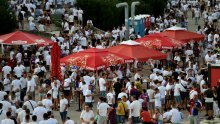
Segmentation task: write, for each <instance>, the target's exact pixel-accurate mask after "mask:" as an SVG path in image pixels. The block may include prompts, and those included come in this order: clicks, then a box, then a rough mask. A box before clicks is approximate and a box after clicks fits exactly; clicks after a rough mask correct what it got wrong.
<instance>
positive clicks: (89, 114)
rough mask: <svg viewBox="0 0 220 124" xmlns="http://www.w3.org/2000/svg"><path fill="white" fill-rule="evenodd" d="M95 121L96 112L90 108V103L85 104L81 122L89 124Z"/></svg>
mask: <svg viewBox="0 0 220 124" xmlns="http://www.w3.org/2000/svg"><path fill="white" fill-rule="evenodd" d="M93 121H94V112H93V111H92V110H90V106H89V105H87V104H86V105H85V107H84V110H83V111H82V112H81V114H80V122H81V124H88V123H92V122H93Z"/></svg>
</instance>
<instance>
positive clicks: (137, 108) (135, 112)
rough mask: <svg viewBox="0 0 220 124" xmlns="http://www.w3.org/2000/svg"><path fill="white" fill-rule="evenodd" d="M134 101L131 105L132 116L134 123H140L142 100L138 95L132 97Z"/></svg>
mask: <svg viewBox="0 0 220 124" xmlns="http://www.w3.org/2000/svg"><path fill="white" fill-rule="evenodd" d="M132 100H133V102H132V103H131V105H130V109H131V118H132V122H133V123H134V124H137V123H140V119H139V118H140V113H141V109H142V105H141V103H140V101H138V98H137V96H133V97H132Z"/></svg>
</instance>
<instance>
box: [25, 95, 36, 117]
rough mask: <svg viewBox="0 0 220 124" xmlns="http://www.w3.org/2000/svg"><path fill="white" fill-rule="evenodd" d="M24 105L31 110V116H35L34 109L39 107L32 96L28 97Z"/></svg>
mask: <svg viewBox="0 0 220 124" xmlns="http://www.w3.org/2000/svg"><path fill="white" fill-rule="evenodd" d="M24 105H25V106H27V108H28V109H29V110H30V114H33V111H34V109H35V108H36V107H37V103H36V102H35V101H34V100H32V97H31V96H30V95H29V96H28V100H27V101H26V102H24Z"/></svg>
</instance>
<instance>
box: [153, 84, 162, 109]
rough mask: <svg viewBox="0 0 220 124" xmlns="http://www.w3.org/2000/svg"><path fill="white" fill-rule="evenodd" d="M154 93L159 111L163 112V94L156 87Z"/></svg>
mask: <svg viewBox="0 0 220 124" xmlns="http://www.w3.org/2000/svg"><path fill="white" fill-rule="evenodd" d="M154 91H155V93H154V98H155V108H158V109H159V111H160V112H161V94H160V91H159V89H158V88H156V89H155V90H154Z"/></svg>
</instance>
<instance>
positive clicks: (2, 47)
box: [1, 44, 5, 55]
mask: <svg viewBox="0 0 220 124" xmlns="http://www.w3.org/2000/svg"><path fill="white" fill-rule="evenodd" d="M1 49H2V55H4V54H5V53H4V46H3V44H1Z"/></svg>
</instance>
